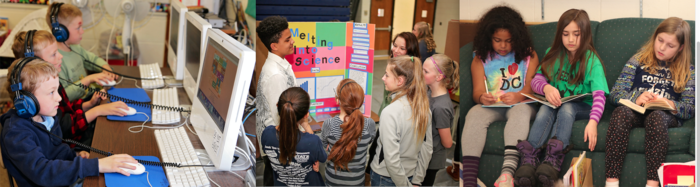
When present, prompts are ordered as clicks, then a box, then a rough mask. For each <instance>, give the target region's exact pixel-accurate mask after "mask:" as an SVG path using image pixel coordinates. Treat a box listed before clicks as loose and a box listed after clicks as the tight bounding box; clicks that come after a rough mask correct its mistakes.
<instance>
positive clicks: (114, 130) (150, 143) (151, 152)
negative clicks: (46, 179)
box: [84, 66, 257, 187]
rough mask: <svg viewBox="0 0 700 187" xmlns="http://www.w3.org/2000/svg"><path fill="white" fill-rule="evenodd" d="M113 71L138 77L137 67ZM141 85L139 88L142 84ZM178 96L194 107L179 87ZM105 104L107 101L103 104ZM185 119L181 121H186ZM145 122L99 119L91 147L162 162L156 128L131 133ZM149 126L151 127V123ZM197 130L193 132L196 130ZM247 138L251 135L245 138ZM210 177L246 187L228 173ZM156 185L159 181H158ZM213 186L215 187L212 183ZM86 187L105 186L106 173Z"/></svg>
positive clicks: (129, 84)
mask: <svg viewBox="0 0 700 187" xmlns="http://www.w3.org/2000/svg"><path fill="white" fill-rule="evenodd" d="M112 69H113V70H114V71H115V72H117V73H121V74H124V75H128V76H133V77H139V69H138V67H133V66H132V67H127V66H112ZM161 72H162V73H163V75H172V73H171V72H170V69H169V68H168V67H164V68H161ZM137 82H139V83H138V84H139V85H140V81H137ZM115 87H116V88H134V87H135V84H134V81H133V80H129V79H124V80H123V81H122V82H121V83H120V84H118V85H116V86H115ZM177 91H178V97H179V98H180V104H182V105H191V103H192V102H191V101H190V100H189V98H188V97H187V93H186V92H185V90H184V89H183V88H178V89H177ZM146 93H148V96H149V97H151V98H153V91H149V90H146ZM102 103H103V104H104V103H106V101H102ZM184 119H185V118H184V116H183V118H182V120H184ZM141 123H143V122H127V121H110V120H107V118H106V117H104V116H100V117H98V118H97V122H96V125H95V135H94V138H93V140H92V147H94V148H96V149H100V150H103V151H107V152H111V153H113V154H122V153H123V154H129V155H132V156H156V157H158V159H160V160H161V161H162V160H163V159H162V158H163V157H162V156H161V155H160V150H159V149H158V143H157V142H156V138H155V134H154V129H148V128H144V129H143V131H142V132H140V133H131V132H129V131H128V128H129V127H131V126H134V125H141ZM146 125H148V126H150V125H152V124H151V123H150V122H148V123H146ZM244 128H245V131H246V133H250V134H255V120H248V121H246V123H245V124H244ZM193 130H194V129H193ZM187 135H188V136H189V138H190V141H192V146H193V147H194V148H195V149H204V146H202V142H201V141H200V140H199V138H198V137H197V136H196V135H193V134H192V133H190V132H189V131H187ZM246 137H248V136H246ZM249 139H250V140H251V141H252V142H253V143H254V144H255V146H256V148H257V139H256V138H250V137H249ZM104 157H105V156H104V155H100V154H97V153H90V158H104ZM234 172H236V173H237V174H238V175H240V176H243V177H245V175H246V174H247V173H246V172H245V171H234ZM207 175H209V178H211V179H212V180H214V181H215V182H216V183H217V184H219V185H221V186H245V182H244V181H242V180H241V179H240V178H238V177H236V176H235V175H234V174H232V173H229V172H228V171H217V172H207ZM156 183H157V182H156ZM211 185H212V186H216V185H214V184H213V183H212V184H211ZM84 186H86V187H87V186H105V178H104V174H101V173H100V175H99V176H96V177H87V178H85V182H84Z"/></svg>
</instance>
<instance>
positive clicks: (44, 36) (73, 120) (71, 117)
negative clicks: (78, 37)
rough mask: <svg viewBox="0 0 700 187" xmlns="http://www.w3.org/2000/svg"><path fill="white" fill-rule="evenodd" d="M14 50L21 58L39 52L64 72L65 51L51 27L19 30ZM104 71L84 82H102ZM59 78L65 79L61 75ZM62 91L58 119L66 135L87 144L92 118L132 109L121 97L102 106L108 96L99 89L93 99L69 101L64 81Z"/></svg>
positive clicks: (91, 131) (123, 113) (42, 57)
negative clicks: (60, 47)
mask: <svg viewBox="0 0 700 187" xmlns="http://www.w3.org/2000/svg"><path fill="white" fill-rule="evenodd" d="M30 40H31V41H30ZM27 42H28V43H27ZM12 52H13V53H14V55H15V58H18V59H19V58H26V57H28V56H27V55H29V57H34V56H35V57H38V58H41V59H42V60H45V61H47V62H49V63H50V64H51V65H53V66H54V67H55V68H56V70H58V71H59V74H60V72H62V71H61V65H62V63H61V62H62V61H61V60H62V58H63V55H61V54H60V53H58V42H56V38H55V37H54V36H53V35H51V33H49V32H48V31H44V30H40V31H37V30H31V31H29V32H26V31H22V32H20V33H18V34H17V35H16V36H15V40H14V43H13V44H12ZM103 75H105V74H102V73H99V74H92V75H89V76H87V77H85V78H83V79H81V80H80V81H81V84H84V85H88V84H90V83H92V82H98V81H99V80H103V79H104V78H107V77H106V76H103ZM103 81H106V80H103ZM59 82H61V81H60V79H59ZM58 94H59V95H60V96H61V102H60V103H59V109H60V110H59V111H60V113H59V115H61V116H63V118H62V119H63V120H62V121H58V123H59V124H61V129H63V136H64V138H67V139H72V140H76V141H79V142H82V143H84V144H86V145H90V144H91V142H92V134H93V132H94V130H95V129H94V123H92V122H93V121H95V119H97V117H98V116H106V115H118V116H124V115H126V112H124V111H122V110H120V108H121V109H125V110H127V109H128V106H126V104H124V102H121V101H117V102H112V103H109V104H104V105H99V106H98V104H99V103H100V100H101V99H106V98H105V97H100V96H99V95H97V93H95V94H94V95H93V97H92V99H91V100H89V101H84V100H83V99H77V100H74V101H69V99H68V95H67V93H66V90H65V89H64V88H63V86H62V85H59V86H58ZM71 146H74V145H71Z"/></svg>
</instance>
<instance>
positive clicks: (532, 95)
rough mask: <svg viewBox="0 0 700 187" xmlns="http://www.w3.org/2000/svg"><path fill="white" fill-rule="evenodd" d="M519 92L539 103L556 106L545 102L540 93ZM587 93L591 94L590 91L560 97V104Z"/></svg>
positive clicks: (545, 99)
mask: <svg viewBox="0 0 700 187" xmlns="http://www.w3.org/2000/svg"><path fill="white" fill-rule="evenodd" d="M520 94H523V95H524V96H525V97H528V98H530V99H532V100H535V101H537V102H540V103H542V104H543V105H547V106H549V107H552V108H557V107H556V106H554V105H552V103H549V102H547V98H545V97H544V96H542V95H538V94H526V93H520ZM587 95H591V94H590V93H586V94H579V95H572V96H569V97H564V98H561V104H564V103H566V102H569V101H573V100H576V99H578V98H581V97H584V96H587Z"/></svg>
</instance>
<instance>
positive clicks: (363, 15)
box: [355, 0, 372, 23]
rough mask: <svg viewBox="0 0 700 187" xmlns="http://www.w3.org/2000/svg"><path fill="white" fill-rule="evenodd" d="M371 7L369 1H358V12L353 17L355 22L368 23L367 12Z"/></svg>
mask: <svg viewBox="0 0 700 187" xmlns="http://www.w3.org/2000/svg"><path fill="white" fill-rule="evenodd" d="M371 5H372V1H371V0H360V10H358V11H357V15H355V22H357V23H369V13H370V12H369V11H370V8H371V7H370V6H371Z"/></svg>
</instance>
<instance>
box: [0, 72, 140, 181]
mask: <svg viewBox="0 0 700 187" xmlns="http://www.w3.org/2000/svg"><path fill="white" fill-rule="evenodd" d="M21 60H22V59H17V60H15V62H13V63H12V65H11V66H10V68H9V71H8V75H7V78H8V87H7V88H6V89H7V90H8V93H10V96H11V97H12V98H15V94H16V93H15V92H13V91H11V90H10V87H9V84H10V83H11V80H12V79H13V77H14V75H13V73H12V72H13V71H14V69H15V66H16V65H17V64H18V63H19V62H20V61H21ZM20 70H21V73H20V78H19V80H18V81H19V82H20V83H21V87H22V91H25V92H28V93H31V94H32V95H34V97H35V98H36V99H35V100H36V105H38V106H37V108H38V109H37V110H38V111H37V114H36V115H35V116H32V117H31V118H23V117H20V116H19V115H18V114H17V109H16V108H13V109H11V110H10V111H8V112H7V113H5V114H3V115H2V116H0V123H2V132H1V133H0V147H1V148H2V161H3V163H4V164H5V167H6V168H7V172H8V173H9V174H10V175H11V176H12V177H14V179H15V181H17V184H18V186H68V185H71V184H73V183H74V182H75V181H76V180H78V179H79V178H84V177H87V176H97V175H98V174H99V173H114V172H116V173H121V174H123V175H126V176H129V173H127V172H125V171H124V170H122V169H121V168H126V169H136V167H134V166H131V165H128V164H126V163H137V161H136V160H135V159H134V158H133V157H131V156H129V155H126V154H120V155H114V156H110V157H106V158H102V159H99V160H98V159H96V158H93V159H88V157H89V153H87V152H80V153H76V152H75V151H74V150H71V148H70V147H69V146H68V144H65V143H63V142H62V141H61V139H60V138H58V137H62V133H61V126H60V125H55V122H57V121H60V120H61V119H59V118H60V116H62V115H57V113H58V110H57V109H58V105H59V102H60V101H61V96H60V94H58V91H57V90H58V85H59V82H58V70H57V69H56V68H55V67H54V66H53V65H51V64H49V63H48V62H46V61H44V60H41V59H38V58H37V59H34V60H31V61H29V62H27V63H26V65H24V68H21V69H20ZM47 131H49V132H50V133H51V134H54V135H56V136H58V137H55V136H54V135H51V134H49V132H47Z"/></svg>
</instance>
